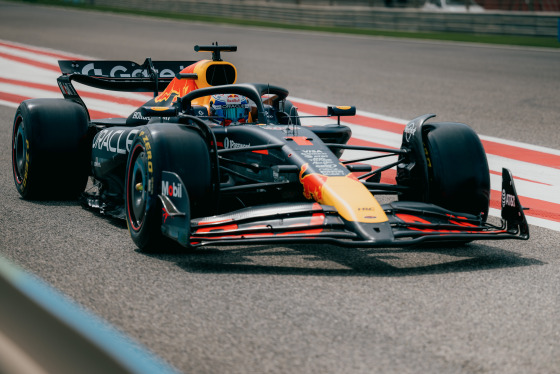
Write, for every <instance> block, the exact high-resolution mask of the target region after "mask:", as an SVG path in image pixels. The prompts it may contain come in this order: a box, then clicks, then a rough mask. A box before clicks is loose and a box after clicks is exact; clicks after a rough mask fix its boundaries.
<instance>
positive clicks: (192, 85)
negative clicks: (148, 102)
mask: <svg viewBox="0 0 560 374" xmlns="http://www.w3.org/2000/svg"><path fill="white" fill-rule="evenodd" d="M197 65H198V63H196V64H192V65H189V66H187V67H186V68H184V69H183V70H181V73H182V74H192V73H193V72H194V69H195V68H196V66H197ZM197 89H198V85H197V82H196V80H194V79H178V78H173V80H172V81H171V83H169V85H168V86H167V87H166V88H165V90H164V91H163V92H162V93H161V94H159V95H158V96H156V98H155V99H154V101H155V102H156V103H161V102H164V101H168V100H169V99H170V98H173V99H172V101H171V102H172V103H174V102H176V101H177V97H178V96H184V95H186V94H188V93H189V92H191V91H194V90H197Z"/></svg>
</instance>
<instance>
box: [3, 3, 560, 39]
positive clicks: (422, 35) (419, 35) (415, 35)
mask: <svg viewBox="0 0 560 374" xmlns="http://www.w3.org/2000/svg"><path fill="white" fill-rule="evenodd" d="M13 1H19V2H25V3H34V4H43V5H57V6H64V7H70V8H78V9H87V10H96V11H102V12H112V13H122V14H133V15H142V16H149V17H159V18H165V19H174V20H180V21H197V22H207V23H223V24H234V25H239V26H260V27H269V28H279V29H286V30H305V31H322V32H332V33H341V34H353V35H369V36H386V37H394V38H409V39H423V40H444V41H457V42H471V43H486V44H502V45H517V46H529V47H544V48H560V41H558V39H557V38H556V37H534V36H512V35H489V34H466V33H452V32H447V33H436V32H433V33H432V32H404V31H387V30H373V29H362V28H349V27H319V26H304V25H295V24H287V23H275V22H269V21H258V20H246V19H232V18H225V17H213V16H205V15H195V14H180V13H173V12H161V11H144V10H134V9H123V8H116V7H105V6H95V5H89V4H86V2H87V1H88V0H13Z"/></svg>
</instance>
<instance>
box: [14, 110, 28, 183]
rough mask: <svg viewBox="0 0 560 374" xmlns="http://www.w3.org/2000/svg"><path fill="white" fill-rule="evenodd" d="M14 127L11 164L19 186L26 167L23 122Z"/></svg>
mask: <svg viewBox="0 0 560 374" xmlns="http://www.w3.org/2000/svg"><path fill="white" fill-rule="evenodd" d="M16 126H17V127H16V130H15V133H14V140H13V150H12V152H13V153H12V159H13V161H12V162H13V167H14V176H15V177H16V181H17V183H18V184H21V183H22V182H23V180H24V176H25V167H26V165H27V163H26V160H27V147H26V143H27V138H26V137H25V128H24V126H23V121H21V120H20V121H19V123H18V124H17V125H16Z"/></svg>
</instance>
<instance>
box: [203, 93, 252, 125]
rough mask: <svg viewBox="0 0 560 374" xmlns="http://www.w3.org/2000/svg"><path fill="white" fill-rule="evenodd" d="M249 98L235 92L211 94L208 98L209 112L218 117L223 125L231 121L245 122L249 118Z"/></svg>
mask: <svg viewBox="0 0 560 374" xmlns="http://www.w3.org/2000/svg"><path fill="white" fill-rule="evenodd" d="M249 111H250V107H249V100H247V98H246V97H245V96H241V95H236V94H225V95H212V97H211V98H210V112H211V114H212V116H215V117H218V118H217V120H219V121H220V122H221V123H222V124H223V125H225V126H227V125H229V124H231V123H232V122H233V123H235V122H237V123H245V122H247V119H248V118H249Z"/></svg>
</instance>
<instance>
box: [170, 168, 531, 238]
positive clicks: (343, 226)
mask: <svg viewBox="0 0 560 374" xmlns="http://www.w3.org/2000/svg"><path fill="white" fill-rule="evenodd" d="M382 207H383V210H384V211H385V214H386V215H387V218H388V221H386V222H382V223H377V224H367V223H360V222H348V221H346V220H345V219H344V218H342V217H341V216H340V215H339V214H338V211H337V210H336V209H335V208H334V207H332V206H329V205H324V204H319V203H317V202H303V203H280V204H271V205H265V206H257V207H248V208H244V209H240V210H237V211H234V212H231V213H226V214H222V215H217V216H213V217H204V218H197V219H192V220H190V230H189V231H190V233H189V234H188V235H189V240H188V242H189V245H190V246H192V247H198V246H206V245H251V244H281V243H304V242H315V243H330V244H334V245H339V246H345V247H365V248H378V247H400V246H409V245H415V244H421V243H423V242H470V241H473V240H500V239H521V240H527V239H529V227H528V225H527V221H526V219H525V215H524V213H523V207H522V206H521V204H520V202H519V198H518V196H517V193H516V191H515V186H514V184H513V178H512V175H511V172H510V171H509V170H507V169H504V170H503V173H502V219H501V223H500V224H499V225H493V224H490V223H487V222H484V221H483V220H482V218H481V217H480V216H475V215H470V214H464V213H456V212H452V211H449V210H446V209H443V208H441V207H439V206H436V205H433V204H427V203H422V202H411V201H394V202H392V203H389V204H385V205H383V206H382ZM167 210H169V209H167ZM179 210H181V209H179ZM167 214H169V213H167ZM176 215H177V216H180V214H176ZM178 218H179V217H178ZM164 226H165V224H164ZM163 231H164V233H165V232H166V231H167V230H165V227H164V228H163ZM180 242H182V243H183V244H186V243H184V242H183V241H181V240H180Z"/></svg>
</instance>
